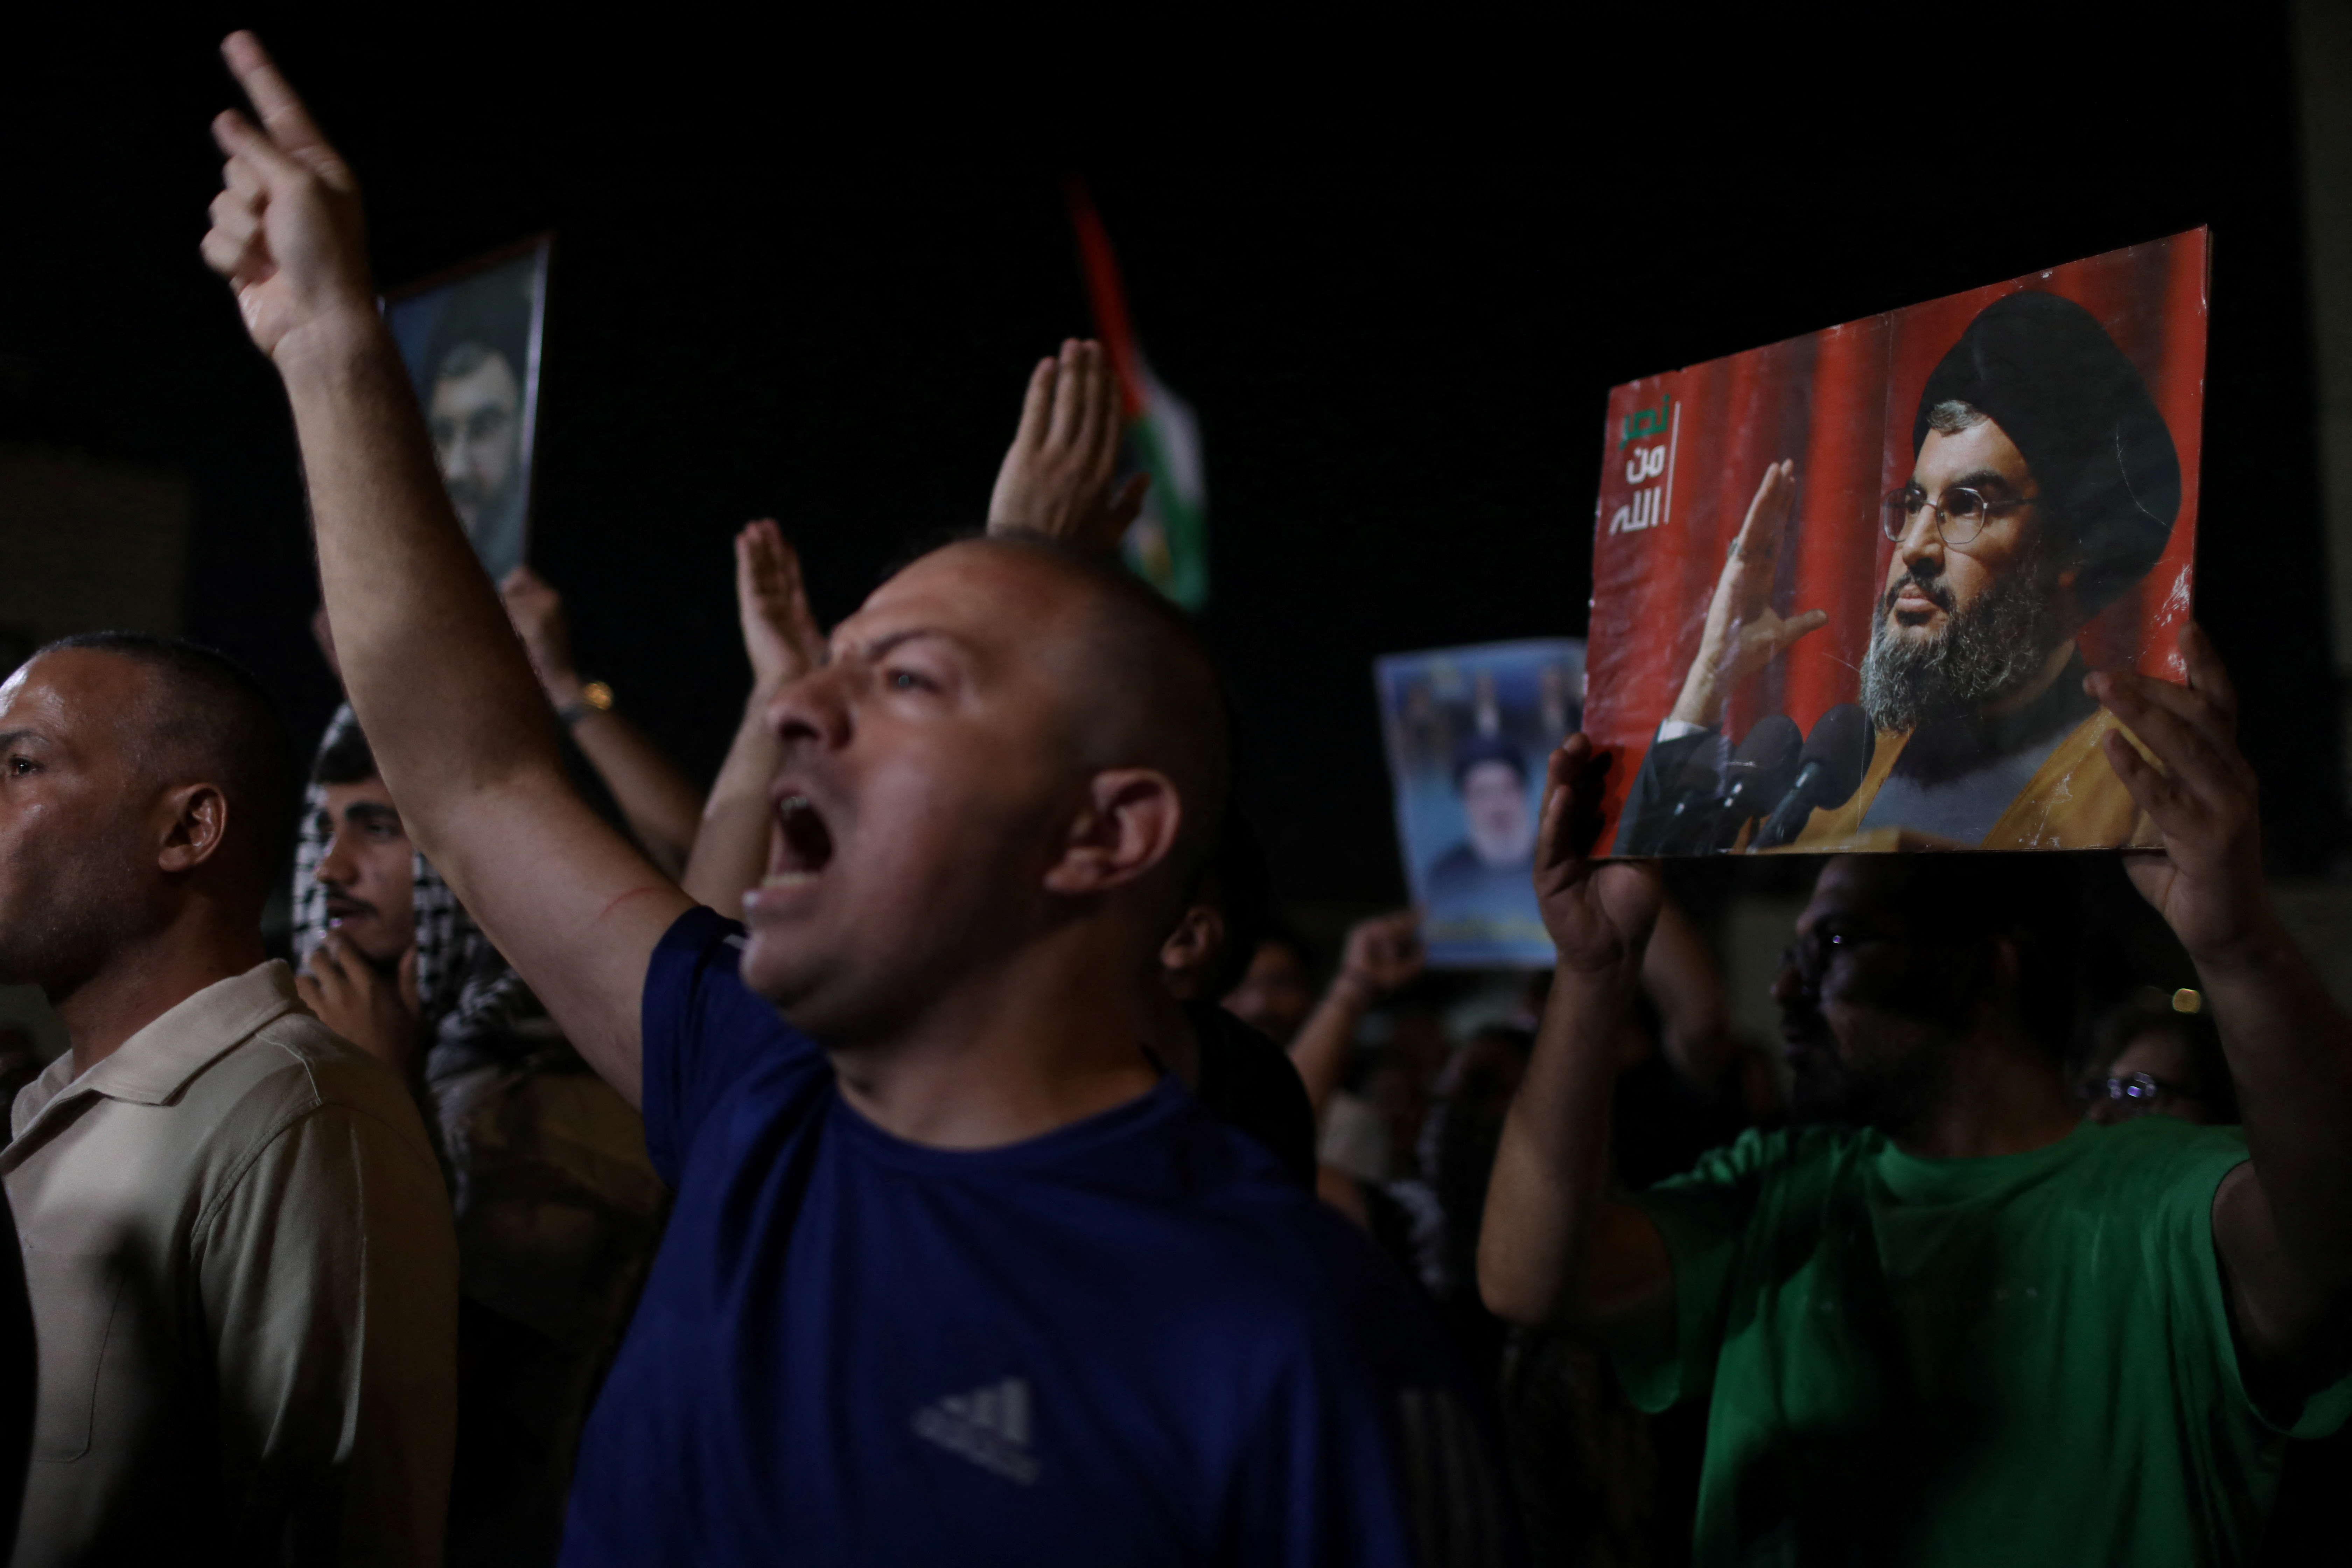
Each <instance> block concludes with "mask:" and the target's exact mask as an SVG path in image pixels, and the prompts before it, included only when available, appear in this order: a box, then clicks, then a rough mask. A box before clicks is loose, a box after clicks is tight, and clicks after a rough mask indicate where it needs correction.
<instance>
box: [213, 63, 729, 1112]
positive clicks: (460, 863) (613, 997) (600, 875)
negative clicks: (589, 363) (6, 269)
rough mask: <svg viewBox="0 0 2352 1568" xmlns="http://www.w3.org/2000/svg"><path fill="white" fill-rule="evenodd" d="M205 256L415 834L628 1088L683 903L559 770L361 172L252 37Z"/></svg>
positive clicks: (361, 699)
mask: <svg viewBox="0 0 2352 1568" xmlns="http://www.w3.org/2000/svg"><path fill="white" fill-rule="evenodd" d="M224 53H225V54H226V56H227V58H228V62H229V66H230V68H231V69H232V70H234V71H235V72H236V78H237V80H238V82H239V83H240V84H241V85H242V86H243V87H244V89H245V91H246V95H247V98H248V99H249V100H251V101H252V103H253V107H254V109H255V110H257V112H258V114H259V115H260V118H261V124H260V126H259V127H256V126H255V125H254V124H253V123H252V122H251V121H247V119H246V118H245V116H243V115H242V114H239V113H236V111H234V110H231V111H229V112H227V113H224V114H223V115H221V116H220V118H219V119H217V120H216V121H214V124H213V133H214V136H215V139H216V140H217V141H218V142H219V143H220V146H221V150H222V151H223V152H224V153H226V154H227V164H226V169H225V170H224V171H223V182H224V185H225V188H224V189H223V191H222V192H221V194H220V195H219V196H218V197H216V198H215V201H214V203H213V210H212V216H213V225H212V230H211V232H210V233H208V234H206V235H205V241H204V254H205V260H206V261H207V262H208V263H209V264H210V265H211V266H212V268H214V269H215V271H217V272H219V273H220V274H221V275H222V276H223V277H225V278H226V279H228V281H229V284H230V286H231V287H232V288H233V289H234V290H235V291H236V302H237V309H238V310H239V312H240V313H241V314H242V316H243V317H244V320H245V324H246V329H247V331H248V332H250V333H251V334H252V337H253V341H254V342H255V343H256V345H257V346H258V347H259V348H260V349H261V351H262V352H263V353H266V354H267V355H268V356H269V359H270V361H271V362H272V363H274V364H275V365H276V366H277V368H278V374H279V376H280V378H281V379H282V380H283V381H284V383H285V385H286V392H287V396H288V399H289V402H290V403H291V405H292V406H293V412H294V430H295V436H296V438H297V440H298V442H299V446H300V448H301V454H302V467H303V471H304V477H305V479H307V481H308V484H309V489H310V514H311V518H312V521H313V524H314V526H315V527H316V529H317V533H318V548H319V574H320V582H321V584H322V585H323V587H324V589H325V593H326V601H327V614H328V617H329V619H330V620H331V622H332V624H333V627H334V642H335V649H336V653H337V655H338V658H339V659H340V662H341V666H342V673H343V684H344V688H345V689H346V690H347V691H348V692H349V694H350V696H351V700H352V707H353V708H354V709H355V710H357V711H358V714H359V720H360V723H361V726H362V728H363V729H364V730H365V731H367V736H368V740H369V742H370V744H371V745H372V746H373V748H374V751H375V755H376V760H377V762H378V763H379V764H380V765H381V766H382V768H383V779H384V784H385V785H386V786H387V787H388V788H389V789H390V791H391V792H392V795H393V798H394V799H395V800H397V801H398V802H399V803H400V810H401V817H402V820H403V822H404V824H405V825H406V826H407V828H408V830H409V833H410V835H411V836H412V837H414V838H415V840H416V842H417V845H418V847H420V848H422V849H423V850H424V851H425V854H426V855H427V856H429V857H430V858H431V859H432V861H433V864H434V866H435V867H436V868H437V869H439V871H440V872H441V874H442V875H443V876H444V877H445V878H446V879H448V881H449V883H450V885H451V887H452V888H453V889H456V891H457V896H458V897H459V898H460V899H461V900H464V902H465V905H466V907H467V910H469V911H471V913H472V914H473V915H474V917H475V919H476V920H478V921H479V922H480V923H481V926H482V929H483V930H484V931H487V932H488V935H489V937H490V940H491V941H492V942H496V943H497V944H498V947H499V952H502V953H504V954H505V955H506V956H507V958H508V959H509V962H511V963H513V964H514V965H515V967H516V968H517V969H518V970H520V972H521V973H522V976H523V978H524V979H525V980H527V981H528V982H529V983H530V985H531V987H532V989H534V990H535V991H537V992H538V993H539V994H540V996H541V998H542V999H543V1000H544V1001H545V1002H546V1003H547V1005H548V1008H549V1010H550V1011H551V1013H552V1014H553V1015H554V1016H555V1019H556V1021H557V1022H558V1023H559V1024H560V1025H561V1026H562V1028H563V1030H564V1032H565V1034H566V1035H568V1036H569V1037H571V1039H572V1043H573V1045H575V1046H576V1047H578V1048H579V1050H580V1052H581V1054H582V1055H583V1057H585V1058H587V1059H588V1061H589V1062H590V1063H591V1064H592V1065H593V1066H594V1068H596V1070H597V1071H598V1072H600V1073H602V1074H603V1075H604V1078H605V1079H606V1080H607V1081H609V1082H610V1083H612V1085H613V1086H614V1088H615V1089H619V1090H620V1091H621V1093H622V1094H624V1095H625V1096H626V1097H628V1099H629V1100H631V1101H632V1102H635V1100H637V1099H638V1097H639V1093H640V1089H641V1073H640V1069H639V1047H640V1045H641V1036H640V1028H639V1023H638V1006H639V1001H640V998H641V995H642V993H643V990H644V984H645V973H646V962H647V960H648V958H649V957H650V955H651V953H652V951H653V947H654V944H655V943H656V942H657V941H659V940H660V937H661V934H662V932H663V931H665V930H667V928H668V926H669V924H670V922H671V921H674V920H676V919H677V916H678V915H679V914H680V913H682V912H683V911H684V910H686V909H688V907H689V905H688V899H687V897H686V895H685V894H684V893H683V892H681V891H679V890H678V889H677V885H676V884H675V883H673V882H671V881H670V880H669V879H667V878H665V877H663V876H662V875H661V874H660V873H659V872H658V871H656V870H655V869H654V868H653V867H651V866H649V865H647V864H646V859H645V858H644V857H643V856H642V855H640V854H638V853H637V851H636V850H635V848H634V847H631V846H630V845H629V844H628V843H627V842H625V840H624V839H623V838H622V837H620V836H619V835H618V834H616V833H614V831H613V830H612V829H611V828H610V827H607V826H605V825H604V823H603V822H601V821H599V820H598V819H597V817H596V816H595V814H594V813H593V812H592V811H590V810H589V809H588V807H587V805H585V804H584V803H583V802H582V801H581V800H580V799H579V797H578V796H577V795H574V794H573V793H572V789H571V787H570V785H569V784H568V783H567V782H566V780H565V778H564V776H563V768H562V761H561V759H560V757H559V755H558V752H557V750H556V745H555V737H554V733H553V731H552V729H551V725H550V722H549V720H548V716H547V708H546V704H545V701H544V700H542V699H541V696H540V693H539V685H538V682H537V681H536V680H535V679H533V678H532V676H531V672H530V661H529V660H528V659H526V658H524V657H523V651H522V648H521V646H520V644H519V643H517V642H516V640H515V635H514V631H513V628H512V627H510V626H509V625H508V624H507V617H506V614H505V611H504V610H503V609H502V608H501V607H500V606H499V597H498V595H497V594H496V593H495V592H494V591H493V590H492V588H491V586H490V583H489V580H488V578H487V577H485V576H484V575H483V574H482V570H481V567H480V565H479V564H478V563H477V562H476V561H475V559H474V556H473V552H472V551H471V549H470V548H469V547H468V545H467V542H466V537H465V534H464V532H463V531H462V530H461V529H460V528H459V527H458V524H457V516H456V514H455V513H454V512H453V511H451V510H450V507H449V501H448V498H447V496H446V494H445V493H444V491H443V489H442V486H441V479H440V476H439V474H438V473H437V472H436V470H435V468H434V463H433V451H432V447H431V446H430V444H429V443H428V442H427V441H426V439H425V426H424V421H423V419H422V417H421V416H419V414H418V412H417V408H416V398H415V394H414V393H413V392H412V391H411V390H410V387H409V384H408V377H407V373H406V371H405V369H404V367H403V365H402V363H401V360H400V354H399V352H398V350H397V349H396V348H395V347H394V344H393V342H392V337H391V334H390V333H389V332H388V331H386V330H385V328H384V325H383V321H382V320H381V319H380V318H379V317H378V316H377V314H376V309H375V291H374V287H373V282H372V280H371V279H370V277H369V274H368V265H367V249H366V241H365V237H364V232H363V229H364V225H363V222H362V213H361V205H360V195H359V187H358V184H357V182H356V181H355V180H354V179H353V178H352V173H351V170H350V168H349V167H348V166H347V165H346V164H345V163H343V161H342V159H341V157H340V156H338V155H337V154H336V153H335V151H334V149H333V148H331V147H330V146H329V145H328V144H327V142H326V139H325V138H324V137H323V136H321V135H320V132H319V130H318V127H317V126H316V125H315V124H314V123H313V122H312V121H311V119H310V112H309V111H308V110H306V109H304V108H303V106H302V103H301V101H300V100H299V99H297V98H296V97H295V95H294V92H293V89H291V88H290V87H289V86H288V85H287V83H286V80H285V79H284V78H283V77H281V76H280V75H279V74H278V69H277V68H276V67H275V66H273V65H272V64H271V63H270V60H269V58H268V55H266V54H265V53H263V52H262V48H261V46H260V44H259V43H258V42H257V40H255V38H254V37H253V36H252V35H251V34H249V33H238V34H236V35H234V36H232V37H230V38H229V39H228V41H227V43H226V46H224Z"/></svg>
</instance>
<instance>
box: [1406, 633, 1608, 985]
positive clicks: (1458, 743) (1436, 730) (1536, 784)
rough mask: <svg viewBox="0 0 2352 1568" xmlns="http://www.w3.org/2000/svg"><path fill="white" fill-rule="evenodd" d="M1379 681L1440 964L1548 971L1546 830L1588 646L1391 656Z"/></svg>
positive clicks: (1528, 645) (1434, 957)
mask: <svg viewBox="0 0 2352 1568" xmlns="http://www.w3.org/2000/svg"><path fill="white" fill-rule="evenodd" d="M1373 679H1374V681H1375V683H1376V684H1377V686H1378V687H1379V689H1380V698H1381V726H1382V729H1383V730H1384V731H1386V737H1387V741H1388V753H1389V774H1390V779H1391V783H1392V784H1394V786H1395V791H1396V813H1397V841H1398V844H1399V846H1400V847H1402V850H1403V853H1404V863H1405V874H1406V879H1407V880H1408V881H1410V882H1411V884H1412V896H1413V902H1414V903H1415V904H1416V905H1417V906H1418V907H1419V908H1420V909H1421V910H1423V913H1424V915H1425V917H1426V920H1425V923H1424V925H1423V931H1422V936H1423V940H1424V941H1425V942H1427V944H1428V950H1429V962H1430V963H1431V964H1432V965H1433V966H1435V967H1438V968H1446V967H1456V968H1459V967H1465V966H1479V965H1486V964H1501V965H1514V964H1525V965H1536V966H1540V965H1548V964H1549V963H1551V962H1552V947H1551V938H1550V937H1549V935H1547V934H1546V933H1545V931H1544V925H1543V917H1542V915H1541V914H1540V913H1539V912H1538V910H1537V908H1536V894H1535V845H1536V824H1537V820H1538V816H1539V814H1540V811H1541V807H1542V798H1541V797H1542V792H1543V784H1544V764H1545V761H1546V759H1547V758H1549V756H1550V754H1551V750H1552V748H1553V747H1555V746H1557V745H1559V743H1560V742H1562V741H1563V740H1565V739H1567V738H1568V737H1569V736H1570V735H1572V734H1574V733H1575V732H1576V731H1577V728H1578V725H1579V723H1580V719H1581V710H1582V708H1583V704H1584V645H1583V643H1581V642H1580V641H1577V640H1575V639H1573V638H1554V639H1550V640H1548V641H1541V642H1515V643H1490V644H1487V645H1486V646H1484V647H1459V648H1444V649H1440V650H1438V651H1436V652H1433V653H1403V654H1391V655H1390V656H1388V657H1387V658H1381V659H1378V660H1376V661H1374V665H1373Z"/></svg>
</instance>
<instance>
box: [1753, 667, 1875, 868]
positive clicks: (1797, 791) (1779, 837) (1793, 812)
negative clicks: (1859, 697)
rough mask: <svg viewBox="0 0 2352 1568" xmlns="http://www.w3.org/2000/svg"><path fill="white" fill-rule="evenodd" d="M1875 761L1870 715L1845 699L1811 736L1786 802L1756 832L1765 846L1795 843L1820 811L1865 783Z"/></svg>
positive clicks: (1758, 842)
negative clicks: (1868, 769)
mask: <svg viewBox="0 0 2352 1568" xmlns="http://www.w3.org/2000/svg"><path fill="white" fill-rule="evenodd" d="M1869 763H1870V719H1869V716H1868V715H1866V714H1864V712H1863V710H1861V709H1860V708H1859V707H1857V706H1856V705H1855V704H1853V703H1851V702H1841V703H1839V704H1838V705H1837V706H1836V707H1834V708H1832V709H1831V710H1829V711H1828V712H1826V713H1824V714H1822V718H1821V722H1819V723H1817V724H1815V725H1814V726H1813V732H1812V733H1811V734H1810V735H1808V736H1806V737H1805V751H1804V756H1803V758H1802V760H1801V762H1800V763H1799V764H1798V767H1797V778H1796V782H1795V783H1794V784H1791V785H1790V787H1789V793H1788V794H1787V795H1785V796H1783V797H1782V799H1781V801H1780V805H1777V806H1775V807H1773V808H1772V815H1771V816H1769V818H1767V819H1766V820H1765V823H1764V826H1763V829H1762V830H1761V831H1760V832H1759V833H1758V834H1757V835H1756V847H1758V848H1759V849H1773V848H1778V847H1780V846H1781V845H1783V844H1788V843H1791V842H1793V841H1794V840H1795V838H1796V837H1797V835H1798V834H1800V833H1802V832H1803V831H1804V830H1805V824H1806V822H1807V821H1809V820H1810V819H1811V816H1812V815H1813V813H1814V812H1816V811H1835V810H1836V809H1837V808H1838V807H1839V806H1842V805H1844V804H1845V803H1846V802H1847V801H1849V800H1852V799H1853V792H1854V791H1855V790H1857V789H1860V788H1861V787H1862V774H1863V770H1864V768H1865V767H1867V766H1868V765H1869Z"/></svg>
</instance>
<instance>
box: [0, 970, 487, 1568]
mask: <svg viewBox="0 0 2352 1568" xmlns="http://www.w3.org/2000/svg"><path fill="white" fill-rule="evenodd" d="M72 1072H73V1063H72V1057H71V1056H70V1054H68V1056H65V1057H61V1058H58V1060H57V1061H56V1062H54V1063H52V1064H51V1066H50V1068H49V1070H48V1071H47V1072H46V1073H44V1074H42V1075H41V1077H40V1078H38V1079H35V1080H34V1081H33V1082H32V1083H30V1084H28V1085H26V1088H25V1089H23V1091H22V1092H20V1093H19V1094H18V1095H17V1096H16V1106H15V1108H14V1110H13V1113H12V1115H11V1117H10V1121H11V1127H12V1131H13V1132H14V1135H15V1136H14V1141H13V1142H10V1143H9V1144H8V1146H7V1148H6V1149H5V1151H0V1181H5V1184H6V1187H7V1193H8V1201H9V1203H10V1204H11V1205H14V1207H15V1209H16V1228H17V1235H18V1237H19V1238H20V1239H21V1240H22V1242H23V1244H24V1249H25V1277H26V1284H27V1286H28V1287H29V1289H30V1290H31V1293H32V1299H33V1325H34V1331H35V1334H36V1336H37V1340H38V1342H39V1347H40V1393H39V1405H38V1409H37V1414H36V1415H35V1417H34V1424H33V1464H32V1470H31V1473H30V1475H29V1477H28V1479H27V1480H26V1487H25V1510H24V1521H23V1523H22V1525H21V1526H20V1527H19V1529H18V1531H17V1535H16V1554H15V1557H14V1559H13V1561H14V1563H16V1568H32V1565H35V1564H40V1565H47V1564H51V1563H57V1564H65V1563H116V1562H124V1563H128V1562H140V1563H188V1562H214V1561H218V1562H224V1563H279V1562H287V1563H293V1562H299V1563H414V1564H424V1563H436V1562H437V1561H438V1560H439V1557H440V1548H441V1527H442V1515H443V1512H444V1510H445V1509H446V1504H447V1500H448V1489H449V1466H450V1458H451V1443H452V1441H453V1435H454V1432H455V1426H456V1405H457V1343H456V1342H457V1243H456V1240H455V1237H453V1235H452V1233H451V1227H450V1220H449V1202H448V1197H447V1194H446V1189H445V1187H444V1186H443V1184H442V1178H441V1173H440V1170H439V1168H438V1167H437V1166H436V1163H435V1162H434V1158H433V1152H432V1148H431V1145H430V1144H428V1143H427V1142H426V1141H425V1128H424V1123H423V1121H422V1120H421V1119H420V1118H419V1117H418V1115H417V1112H416V1108H415V1104H414V1103H413V1102H412V1101H411V1100H410V1099H409V1097H408V1096H407V1094H406V1093H405V1092H404V1090H403V1089H402V1087H401V1085H400V1083H399V1081H398V1079H396V1078H395V1077H394V1075H393V1074H392V1073H391V1072H389V1071H387V1070H386V1069H385V1068H383V1066H382V1065H381V1064H379V1063H377V1062H375V1061H374V1060H373V1059H372V1058H368V1057H367V1056H365V1055H363V1054H362V1052H361V1051H359V1050H358V1049H357V1048H356V1047H353V1046H351V1045H349V1044H347V1043H346V1042H344V1041H343V1040H341V1039H340V1038H338V1037H336V1036H334V1035H333V1034H331V1033H330V1032H329V1031H328V1029H327V1026H325V1025H323V1024H321V1023H320V1022H319V1020H318V1019H317V1018H316V1017H314V1016H311V1015H310V1013H309V1012H308V1011H306V1010H305V1009H304V1008H303V1006H302V1005H301V1003H300V1002H299V1000H297V999H296V996H295V993H294V979H293V975H292V973H291V972H290V971H289V970H288V969H287V967H286V965H284V964H283V963H265V964H263V965H261V966H260V967H259V968H257V969H253V970H250V971H248V972H247V973H244V974H240V975H237V976H236V978H234V979H230V980H223V981H220V982H218V983H217V984H213V985H210V986H207V987H205V989H204V990H202V991H199V992H198V993H196V994H194V996H191V997H189V998H188V999H187V1000H186V1001H184V1002H182V1003H181V1004H180V1005H177V1006H175V1007H173V1009H172V1010H171V1011H169V1012H167V1013H165V1014H164V1015H163V1016H162V1017H160V1018H158V1019H156V1020H155V1021H154V1022H153V1023H152V1024H150V1025H148V1026H146V1027H145V1028H143V1029H142V1030H140V1031H139V1032H138V1033H137V1034H136V1035H133V1036H132V1037H131V1038H130V1039H129V1040H127V1041H125V1042H124V1043H123V1045H122V1047H121V1049H119V1050H117V1051H116V1052H115V1053H114V1054H113V1055H112V1056H110V1057H108V1058H106V1059H105V1060H104V1061H101V1062H100V1063H99V1064H98V1065H97V1066H96V1067H93V1068H90V1069H89V1072H87V1073H85V1074H84V1075H83V1076H82V1077H81V1078H79V1079H72V1077H71V1074H72Z"/></svg>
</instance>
